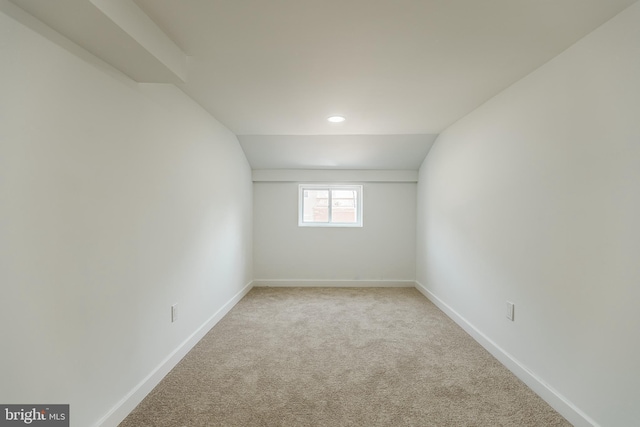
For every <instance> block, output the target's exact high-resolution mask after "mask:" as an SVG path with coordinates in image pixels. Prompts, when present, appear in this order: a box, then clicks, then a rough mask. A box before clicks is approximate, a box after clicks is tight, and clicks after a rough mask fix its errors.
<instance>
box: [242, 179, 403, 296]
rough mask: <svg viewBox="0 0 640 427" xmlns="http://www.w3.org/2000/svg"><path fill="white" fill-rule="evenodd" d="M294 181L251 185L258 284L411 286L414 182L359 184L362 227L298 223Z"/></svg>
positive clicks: (296, 192)
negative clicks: (290, 282) (396, 284)
mask: <svg viewBox="0 0 640 427" xmlns="http://www.w3.org/2000/svg"><path fill="white" fill-rule="evenodd" d="M298 184H299V183H297V182H256V183H254V201H253V203H254V276H255V278H256V281H257V282H265V281H268V282H269V283H268V284H270V285H274V284H277V283H278V282H283V281H284V282H287V281H293V284H296V285H305V284H323V285H331V284H332V283H333V284H338V283H340V284H344V282H348V283H346V284H348V285H358V284H359V283H358V282H357V281H363V282H365V283H366V284H369V285H376V284H387V285H393V284H394V283H393V282H399V281H400V282H402V281H411V284H410V285H411V286H412V285H413V280H414V279H415V224H416V220H415V218H416V217H415V215H416V208H415V207H416V184H415V183H398V182H394V183H379V182H366V183H364V184H363V185H364V188H363V199H364V210H363V224H364V226H363V227H362V228H316V227H298ZM365 283H362V284H365ZM400 284H402V283H400Z"/></svg>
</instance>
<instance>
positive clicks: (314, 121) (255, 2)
mask: <svg viewBox="0 0 640 427" xmlns="http://www.w3.org/2000/svg"><path fill="white" fill-rule="evenodd" d="M11 1H12V3H14V4H15V5H18V6H19V7H21V8H22V9H24V10H26V11H27V12H29V13H30V14H32V15H34V16H36V17H37V18H38V19H40V20H42V21H43V22H45V23H46V24H48V25H49V26H51V27H52V28H54V29H55V30H57V31H58V32H60V33H61V34H63V35H64V36H66V37H68V38H70V39H71V40H72V41H74V42H75V43H77V44H79V45H80V46H82V47H84V48H85V49H87V50H89V51H90V52H92V53H93V54H95V55H96V56H98V57H100V58H101V59H103V60H105V61H106V62H108V63H110V64H111V65H113V66H114V67H115V68H117V69H119V70H120V71H122V72H123V73H125V74H127V75H128V76H130V77H131V78H133V79H134V80H136V81H139V82H165V83H168V84H175V85H177V86H178V87H180V88H181V89H182V90H183V91H184V92H185V93H186V94H188V95H189V96H190V97H191V98H193V99H194V100H195V101H196V102H198V103H199V104H200V105H201V106H202V107H204V108H205V109H206V110H207V111H209V112H210V113H211V114H212V115H213V116H214V117H216V118H217V119H218V120H219V121H221V122H222V123H224V124H225V125H226V126H227V127H229V128H230V129H231V130H232V131H233V132H234V133H235V134H236V135H238V136H239V140H240V143H241V145H242V146H243V149H244V150H245V152H246V153H247V157H248V159H249V161H250V163H251V164H252V167H253V168H254V169H263V168H292V169H296V168H310V169H313V168H336V169H344V168H352V169H416V168H417V166H416V164H417V165H418V166H419V164H420V162H421V160H422V159H423V158H424V156H425V155H426V153H427V151H428V149H429V147H430V146H431V144H432V143H433V141H434V139H435V137H436V136H437V134H439V133H440V132H442V131H443V130H444V129H445V128H446V127H447V126H449V125H450V124H452V123H453V122H455V121H456V120H458V119H459V118H461V117H462V116H464V115H465V114H467V113H469V112H470V111H472V110H473V109H474V108H476V107H477V106H479V105H480V104H482V103H483V102H485V101H487V100H488V99H489V98H491V97H492V96H493V95H495V94H497V93H498V92H500V91H501V90H503V89H505V88H506V87H508V86H509V85H511V84H512V83H514V82H515V81H517V80H519V79H521V78H522V77H524V76H525V75H527V74H528V73H530V72H531V71H533V70H534V69H536V68H537V67H539V66H541V65H542V64H544V63H545V62H547V61H549V60H550V59H552V58H553V57H554V56H556V55H557V54H559V53H560V52H562V51H563V50H565V49H566V48H567V47H569V46H570V45H571V44H573V43H574V42H576V41H577V40H579V39H580V38H582V37H583V36H585V35H586V34H587V33H589V32H590V31H592V30H593V29H595V28H596V27H598V26H600V25H601V24H602V23H604V22H605V21H607V20H608V19H609V18H611V17H613V16H614V15H615V14H617V13H618V12H620V11H621V10H623V9H624V8H626V7H627V6H629V5H630V4H632V3H634V2H635V1H636V0H483V1H478V0H271V1H264V0H180V1H177V0H55V1H52V0H11ZM334 114H340V115H343V116H345V117H346V121H345V122H343V123H340V124H332V123H329V122H327V120H326V118H327V117H328V116H330V115H334ZM416 159H417V160H416Z"/></svg>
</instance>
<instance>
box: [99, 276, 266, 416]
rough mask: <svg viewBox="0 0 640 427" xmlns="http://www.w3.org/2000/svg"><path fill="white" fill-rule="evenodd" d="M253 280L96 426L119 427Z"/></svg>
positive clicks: (246, 289)
mask: <svg viewBox="0 0 640 427" xmlns="http://www.w3.org/2000/svg"><path fill="white" fill-rule="evenodd" d="M252 288H253V282H249V283H248V284H247V285H246V286H245V287H244V288H242V290H240V292H238V293H237V294H236V295H234V296H233V297H232V298H231V299H230V300H229V301H227V302H226V303H225V304H224V305H223V306H222V307H221V308H220V309H219V310H218V311H216V312H215V314H214V315H213V316H211V317H210V318H209V320H207V321H206V322H205V323H204V324H203V325H202V326H200V327H199V328H198V329H197V330H196V331H195V332H194V333H193V334H191V335H190V336H189V337H188V338H187V339H186V340H185V341H183V342H182V344H180V345H179V346H178V348H176V349H175V350H174V351H173V352H172V353H171V354H170V355H169V356H167V357H166V358H165V359H164V360H163V361H162V363H160V365H158V366H157V367H156V368H155V369H154V370H153V371H151V373H150V374H149V375H147V377H146V378H145V379H143V380H142V381H141V382H140V383H138V385H136V386H135V387H134V388H133V390H131V391H130V392H129V393H128V394H127V395H126V396H125V397H123V398H122V400H120V401H119V402H118V403H117V404H116V405H115V406H114V407H113V408H112V409H111V410H110V411H109V412H108V413H107V414H106V415H105V416H104V417H102V418H101V419H100V421H98V422H97V424H96V427H117V425H118V424H120V423H121V422H122V420H124V419H125V418H126V417H127V415H129V413H130V412H131V411H133V410H134V409H135V407H136V406H138V404H139V403H140V402H142V400H143V399H144V398H145V397H146V396H147V395H148V394H149V393H150V392H151V390H153V389H154V387H155V386H157V385H158V383H160V381H162V379H163V378H164V377H165V376H166V375H167V374H168V373H169V372H170V371H171V370H172V369H173V368H174V367H175V366H176V365H177V364H178V362H180V360H182V358H183V357H184V356H186V354H187V353H188V352H189V351H190V350H191V349H192V348H193V347H194V346H195V345H196V344H197V343H198V342H199V341H200V340H201V339H202V338H203V337H204V336H205V335H206V334H207V332H209V330H211V328H213V327H214V326H215V325H216V323H218V322H219V321H220V320H221V319H222V318H223V317H224V316H225V315H226V314H227V313H228V312H229V311H230V310H231V309H232V308H233V307H234V306H235V305H236V304H237V303H238V302H239V301H240V300H241V299H242V298H243V297H244V296H245V295H246V294H247V293H249V291H250V290H251V289H252Z"/></svg>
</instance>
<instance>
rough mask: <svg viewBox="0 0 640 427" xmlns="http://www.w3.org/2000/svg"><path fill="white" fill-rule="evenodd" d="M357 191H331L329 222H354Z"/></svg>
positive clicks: (355, 218)
mask: <svg viewBox="0 0 640 427" xmlns="http://www.w3.org/2000/svg"><path fill="white" fill-rule="evenodd" d="M357 197H358V196H357V193H356V192H355V191H353V190H332V191H331V208H332V211H331V222H340V223H356V222H358V218H357V215H356V200H357Z"/></svg>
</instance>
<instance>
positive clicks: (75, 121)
mask: <svg viewBox="0 0 640 427" xmlns="http://www.w3.org/2000/svg"><path fill="white" fill-rule="evenodd" d="M3 6H7V3H6V2H3ZM94 62H96V63H98V62H99V61H94ZM116 75H117V73H116V72H115V71H113V70H111V71H110V72H109V73H106V72H104V71H103V70H101V69H98V68H96V67H95V66H94V65H90V64H88V63H87V62H85V61H84V60H82V59H80V58H79V57H78V56H76V55H73V54H71V53H70V52H69V51H67V50H65V49H62V48H61V47H60V46H59V45H58V44H54V43H52V42H51V41H50V40H49V39H47V38H44V37H43V36H41V35H40V34H38V33H36V32H34V31H32V30H31V29H30V28H27V27H26V26H24V25H22V24H21V23H19V22H18V21H16V20H14V19H12V18H10V17H9V16H8V15H7V14H4V13H2V12H0V286H1V293H0V295H1V301H2V309H1V310H0V342H2V350H1V351H0V378H1V380H0V402H2V403H20V404H23V403H69V404H70V405H71V425H73V426H78V427H80V426H93V425H96V424H97V423H98V421H99V420H100V419H101V418H102V417H103V416H105V415H106V414H107V413H108V412H109V411H111V410H113V409H117V405H119V404H120V403H123V402H121V399H123V398H125V397H126V396H127V394H128V393H130V392H132V391H135V389H136V387H137V386H138V385H140V383H141V382H142V381H143V380H144V379H145V378H146V377H147V376H148V375H150V374H152V373H153V372H154V369H156V368H158V367H159V366H161V364H162V363H163V362H166V359H167V358H168V357H169V356H170V355H172V354H173V352H174V351H176V350H177V349H180V348H181V347H180V346H181V345H182V344H183V343H184V342H185V341H186V340H188V339H189V337H190V336H191V335H192V334H193V333H194V332H197V331H199V328H200V327H201V326H203V325H206V324H207V322H208V321H209V320H210V319H211V318H212V316H214V315H215V314H216V313H217V312H218V311H219V310H220V309H222V308H224V307H225V304H227V303H228V302H229V301H231V300H232V299H233V298H234V296H237V295H238V294H241V293H242V292H243V290H244V289H245V286H246V285H247V284H248V283H249V282H250V281H251V265H252V261H251V254H252V249H251V246H252V241H251V239H252V231H251V227H252V222H251V215H252V214H251V212H252V207H251V205H252V195H251V193H252V183H251V171H250V168H249V166H248V163H247V162H246V159H245V157H244V155H243V152H242V150H241V148H240V146H239V144H238V142H237V139H236V138H235V136H234V135H233V134H232V133H231V132H230V131H228V130H227V129H226V128H224V127H223V126H222V125H221V124H220V123H218V122H217V121H216V120H214V119H213V118H212V117H211V116H210V115H208V114H207V113H206V112H204V111H203V110H202V109H201V108H200V107H199V106H197V105H196V104H195V103H194V102H192V101H191V100H190V99H189V98H187V97H186V96H185V95H184V94H183V93H182V92H181V91H180V90H178V89H177V88H175V87H173V86H163V85H136V84H135V83H133V82H131V81H129V80H127V79H126V78H124V77H122V78H116V77H114V76H116ZM174 303H178V304H179V320H178V322H176V323H171V322H170V306H171V304H174ZM209 323H210V322H209ZM108 422H110V423H112V424H113V423H114V422H117V420H116V421H114V418H110V419H109V420H108ZM112 424H108V425H112Z"/></svg>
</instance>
